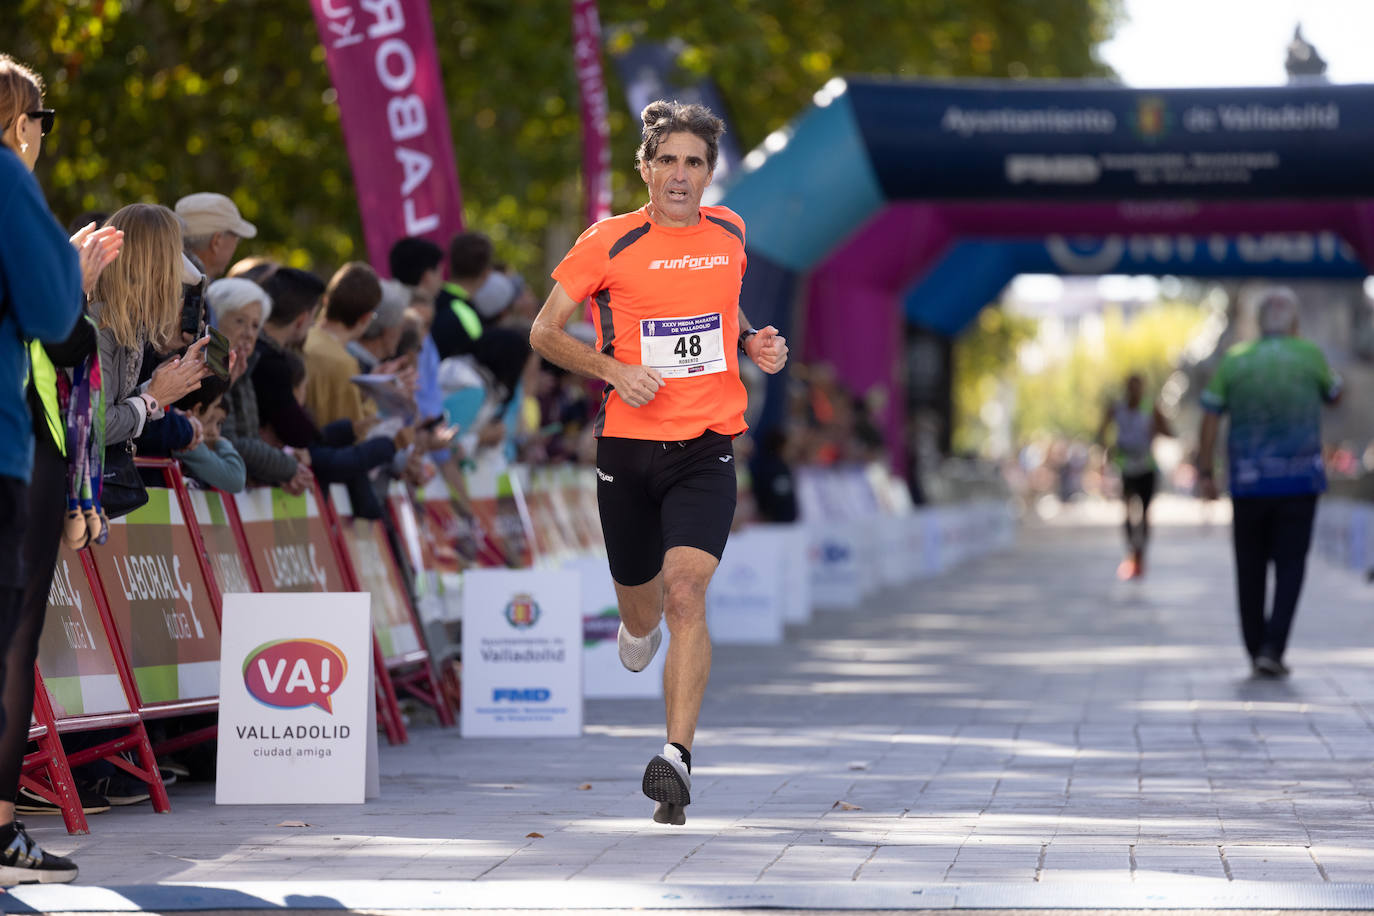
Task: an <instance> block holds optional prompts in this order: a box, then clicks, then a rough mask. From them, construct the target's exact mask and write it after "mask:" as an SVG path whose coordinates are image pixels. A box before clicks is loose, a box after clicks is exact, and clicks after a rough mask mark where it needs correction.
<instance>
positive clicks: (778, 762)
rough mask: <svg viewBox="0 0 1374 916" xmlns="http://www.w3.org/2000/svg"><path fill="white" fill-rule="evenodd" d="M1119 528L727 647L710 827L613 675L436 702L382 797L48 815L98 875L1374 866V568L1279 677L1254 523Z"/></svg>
mask: <svg viewBox="0 0 1374 916" xmlns="http://www.w3.org/2000/svg"><path fill="white" fill-rule="evenodd" d="M1118 550H1119V534H1118V532H1117V531H1116V529H1115V528H1111V527H1106V526H1097V527H1091V526H1052V527H1046V526H1038V525H1037V526H1036V527H1033V528H1027V529H1025V530H1023V531H1022V534H1021V537H1020V539H1019V543H1018V546H1017V547H1016V549H1015V550H1014V551H1012V552H1010V553H1008V554H1005V555H1002V556H997V557H988V558H984V559H981V560H977V561H973V562H972V563H970V564H969V565H967V566H965V567H963V568H961V569H959V570H957V571H955V572H953V573H950V574H948V575H946V576H944V577H941V578H939V579H935V580H930V581H925V582H920V583H918V584H917V585H915V586H913V587H912V588H910V589H907V590H904V591H902V592H887V593H883V594H881V595H880V596H878V597H876V598H875V599H873V600H871V601H869V602H866V604H865V606H864V608H863V609H862V610H861V611H856V612H842V611H829V612H825V611H822V612H818V614H817V615H816V617H815V618H814V619H813V622H812V623H811V624H810V625H808V626H806V627H802V628H797V629H794V630H790V631H789V633H788V638H787V640H786V642H785V644H784V645H781V646H777V647H771V648H740V647H721V648H718V649H717V652H716V667H715V673H714V676H713V681H712V684H711V687H710V691H709V694H708V700H707V704H706V708H705V711H704V714H703V727H702V730H701V732H700V733H699V736H698V742H697V748H696V751H695V754H696V760H697V762H698V763H697V770H696V773H695V774H694V778H695V785H694V787H693V796H694V799H695V802H694V804H693V805H692V806H691V807H690V808H689V809H688V813H689V821H688V824H687V826H686V827H679V828H672V827H663V826H659V825H656V824H653V823H652V822H651V821H650V820H649V811H650V807H651V806H650V803H649V802H648V801H647V800H646V799H644V798H643V797H642V796H641V795H640V794H639V778H640V774H641V772H642V769H643V765H644V763H645V761H646V760H647V759H648V758H649V757H650V756H651V755H652V754H653V753H655V752H656V750H657V748H658V746H659V744H660V743H661V737H660V736H661V711H660V708H659V705H658V703H657V702H656V701H653V702H650V701H596V702H591V703H589V704H588V708H587V721H588V727H587V729H586V734H585V736H584V737H582V738H580V739H568V740H544V741H528V740H462V739H460V738H458V737H457V735H456V734H455V733H454V732H451V731H444V730H440V729H438V728H433V727H417V728H415V729H414V730H413V731H412V743H411V744H410V745H408V746H406V747H401V748H387V747H385V746H383V748H382V773H383V797H382V799H381V800H379V801H374V802H371V803H369V804H368V805H366V806H363V807H345V806H339V807H308V808H307V807H301V808H290V807H279V808H260V807H250V808H237V807H235V808H217V807H215V806H214V805H213V792H212V789H211V787H210V786H208V785H206V784H199V785H197V784H181V785H176V786H173V787H172V788H171V790H170V791H171V793H172V803H173V812H172V814H170V815H166V816H157V815H154V814H153V813H151V811H150V809H148V808H147V806H146V805H144V806H139V807H136V808H125V809H116V810H115V811H113V812H111V813H109V814H104V815H100V816H97V817H93V818H92V819H91V829H92V831H93V832H92V834H91V835H90V836H86V837H67V836H66V834H65V833H64V832H63V831H62V830H61V827H60V824H59V823H58V822H57V820H56V819H54V818H42V819H30V826H31V828H37V829H34V830H33V831H32V832H33V833H34V834H35V835H36V836H37V837H39V838H40V841H41V842H43V843H44V844H45V845H47V846H48V847H49V848H51V849H53V850H55V851H58V852H62V853H70V854H72V855H74V856H75V857H76V858H77V860H78V863H79V864H80V866H81V869H82V877H81V882H82V883H83V884H87V885H90V884H99V885H131V884H148V883H152V882H160V881H176V882H234V881H264V880H286V881H300V882H305V881H335V880H344V879H429V880H450V881H454V880H466V879H480V880H482V881H500V880H506V881H514V880H528V879H537V880H540V881H549V880H557V879H569V880H572V881H574V882H592V881H618V882H668V883H671V884H682V885H689V884H710V885H733V884H754V883H758V884H776V885H779V886H782V885H789V884H796V883H798V882H825V883H836V882H854V883H858V884H870V883H871V884H877V883H883V882H901V883H904V884H907V885H939V886H944V887H950V886H961V887H968V886H975V885H990V884H997V885H1005V886H1007V890H1008V891H1011V892H1015V891H1016V890H1017V889H1018V888H1021V889H1031V888H1037V887H1038V888H1041V889H1042V890H1047V889H1048V887H1049V886H1051V885H1057V884H1063V885H1065V886H1070V885H1081V884H1085V883H1089V884H1092V885H1094V886H1098V887H1105V886H1111V885H1118V884H1119V885H1140V884H1141V883H1142V882H1145V883H1148V882H1157V881H1161V880H1167V881H1170V882H1184V883H1185V884H1184V885H1182V886H1188V885H1187V884H1186V882H1197V886H1198V887H1204V886H1206V887H1213V886H1216V885H1217V883H1219V882H1220V883H1225V882H1252V881H1253V882H1283V883H1285V884H1292V883H1297V884H1300V885H1320V884H1323V883H1332V884H1348V883H1374V833H1371V831H1370V830H1369V825H1370V824H1371V822H1374V808H1372V807H1371V801H1372V800H1374V767H1371V759H1374V627H1372V626H1371V618H1374V586H1369V585H1366V584H1365V583H1363V582H1362V581H1360V580H1359V579H1358V578H1357V577H1355V576H1353V575H1351V574H1349V573H1345V572H1342V571H1337V570H1334V569H1331V568H1329V567H1326V566H1325V565H1324V564H1323V563H1322V561H1320V560H1319V559H1316V558H1314V559H1313V561H1312V564H1311V566H1310V567H1309V576H1308V584H1307V589H1306V592H1305V595H1304V599H1303V602H1302V605H1301V607H1300V610H1299V616H1298V621H1297V625H1296V628H1295V634H1294V638H1293V646H1292V649H1291V651H1290V655H1289V659H1288V660H1289V662H1290V664H1291V665H1292V667H1293V669H1294V674H1293V677H1292V678H1291V679H1290V680H1288V681H1286V682H1261V681H1254V680H1251V679H1250V678H1249V673H1248V669H1247V667H1246V664H1245V659H1244V657H1243V652H1242V650H1241V648H1240V643H1239V636H1238V633H1237V624H1236V621H1235V612H1234V604H1233V599H1232V580H1231V566H1230V556H1229V546H1228V532H1227V529H1225V528H1221V527H1211V528H1207V527H1199V526H1176V527H1161V528H1159V529H1158V530H1157V533H1156V547H1155V550H1154V554H1153V557H1152V563H1151V568H1150V573H1149V576H1148V578H1147V579H1145V580H1144V581H1143V582H1139V583H1128V584H1122V583H1118V582H1116V581H1115V579H1114V578H1113V573H1114V570H1115V566H1116V562H1117V560H1118V559H1119V557H1118ZM293 820H301V821H304V822H306V823H308V824H310V826H309V827H303V828H302V827H286V826H280V825H281V824H283V823H284V822H287V821H293ZM535 833H537V834H541V835H542V836H538V837H535V836H531V835H530V834H535ZM1175 886H1178V885H1175ZM1236 886H1239V885H1236ZM1027 899H1029V898H1027Z"/></svg>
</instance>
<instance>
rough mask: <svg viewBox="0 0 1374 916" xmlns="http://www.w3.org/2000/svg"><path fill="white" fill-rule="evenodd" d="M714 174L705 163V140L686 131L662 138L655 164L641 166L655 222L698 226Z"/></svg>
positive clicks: (640, 171)
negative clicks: (702, 197)
mask: <svg viewBox="0 0 1374 916" xmlns="http://www.w3.org/2000/svg"><path fill="white" fill-rule="evenodd" d="M712 174H713V173H712V171H711V169H710V167H709V166H708V165H707V164H706V141H705V140H703V139H701V138H700V137H698V136H697V135H696V134H691V133H686V132H684V131H678V132H677V133H672V134H669V135H668V136H667V137H665V138H663V140H662V141H661V142H660V143H659V144H658V150H657V152H655V153H654V158H653V161H652V162H641V163H640V164H639V175H640V177H641V178H643V179H644V184H645V185H647V186H648V188H649V205H650V206H651V207H652V208H653V217H654V221H655V222H657V223H659V224H660V225H663V226H695V225H696V223H697V220H698V219H699V218H700V217H699V215H698V210H699V208H700V207H701V195H702V194H703V193H704V192H705V191H706V188H707V186H708V185H710V183H711V175H712Z"/></svg>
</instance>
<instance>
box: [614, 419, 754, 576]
mask: <svg viewBox="0 0 1374 916" xmlns="http://www.w3.org/2000/svg"><path fill="white" fill-rule="evenodd" d="M596 496H597V505H598V507H599V508H600V510H601V531H602V533H603V535H604V536H605V538H606V555H607V557H608V558H609V559H610V561H611V577H612V578H613V579H615V581H616V582H619V583H620V584H621V585H643V584H644V583H645V582H648V581H649V580H650V579H652V578H653V577H654V576H656V575H658V572H659V570H660V569H662V568H663V555H664V554H665V553H667V552H668V550H669V549H671V548H673V547H695V548H697V549H698V550H704V551H706V552H707V553H709V554H711V555H713V556H714V557H715V558H716V559H717V560H719V559H720V557H721V555H722V554H724V553H725V541H726V539H727V538H728V537H729V536H730V523H731V522H732V521H733V520H734V517H735V448H734V443H733V440H732V439H731V437H730V436H726V435H723V434H721V433H716V432H711V431H709V430H708V431H707V432H705V433H703V434H702V435H700V436H698V437H697V438H695V439H690V440H688V441H686V442H654V441H650V440H648V439H618V438H614V437H610V436H602V437H601V439H600V440H598V442H597V447H596Z"/></svg>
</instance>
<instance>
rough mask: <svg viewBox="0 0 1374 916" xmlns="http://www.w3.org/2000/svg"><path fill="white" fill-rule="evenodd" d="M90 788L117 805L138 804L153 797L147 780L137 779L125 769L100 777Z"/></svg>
mask: <svg viewBox="0 0 1374 916" xmlns="http://www.w3.org/2000/svg"><path fill="white" fill-rule="evenodd" d="M90 788H91V789H93V790H95V792H96V793H97V794H100V795H103V796H105V798H107V799H108V800H109V802H110V804H112V805H115V806H120V805H137V804H138V803H140V802H146V801H147V800H148V799H150V798H152V794H151V793H150V792H149V791H148V784H147V783H146V782H144V781H143V780H141V779H135V778H134V777H132V776H130V775H129V774H127V773H125V772H124V771H123V770H120V771H119V772H118V773H113V774H111V775H109V776H102V777H100V778H99V779H97V780H96V781H95V782H93V783H91V784H90Z"/></svg>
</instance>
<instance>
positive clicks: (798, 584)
mask: <svg viewBox="0 0 1374 916" xmlns="http://www.w3.org/2000/svg"><path fill="white" fill-rule="evenodd" d="M749 530H750V531H752V532H754V533H756V534H758V535H759V536H762V537H768V538H777V539H778V540H779V542H780V547H779V549H780V550H781V551H782V566H781V567H780V573H779V578H780V579H781V585H782V588H783V599H782V622H783V623H791V624H804V623H809V622H810V621H811V569H810V565H809V563H808V562H807V546H808V543H809V542H808V539H807V534H806V526H805V525H755V526H754V527H752V528H750V529H749ZM727 549H728V548H727Z"/></svg>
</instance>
